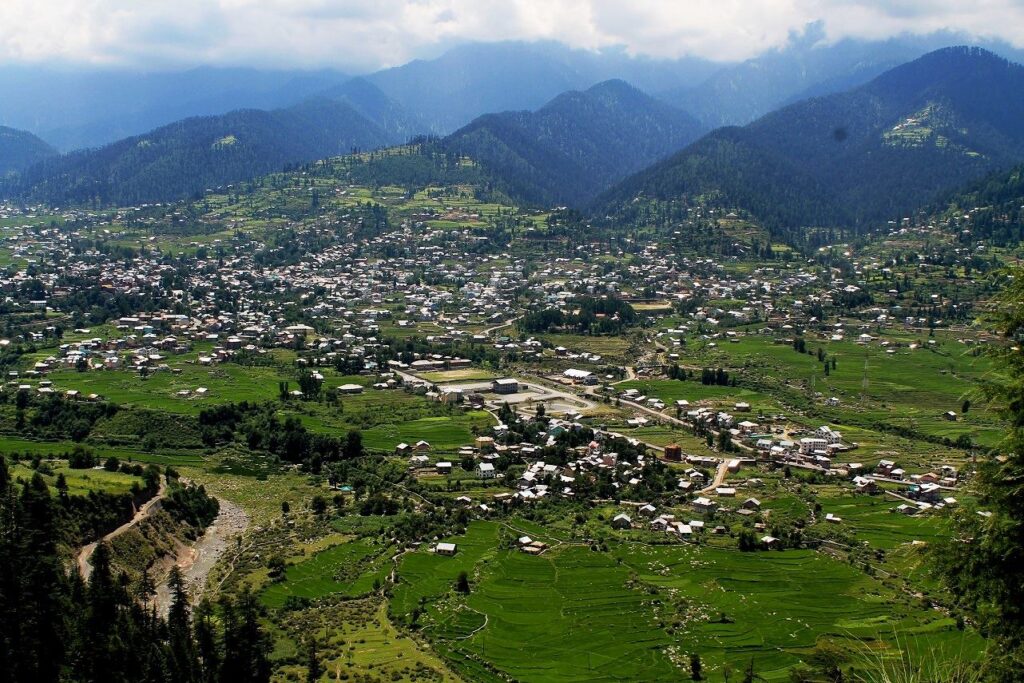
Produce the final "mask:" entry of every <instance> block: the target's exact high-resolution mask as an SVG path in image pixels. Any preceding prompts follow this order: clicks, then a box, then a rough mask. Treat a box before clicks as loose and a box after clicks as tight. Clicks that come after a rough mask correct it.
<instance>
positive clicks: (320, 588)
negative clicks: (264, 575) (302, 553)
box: [260, 539, 390, 608]
mask: <svg viewBox="0 0 1024 683" xmlns="http://www.w3.org/2000/svg"><path fill="white" fill-rule="evenodd" d="M387 551H388V549H387V548H386V547H383V546H380V545H376V544H374V543H373V542H371V541H368V540H366V539H360V540H355V541H350V542H348V543H342V544H340V545H336V546H334V547H332V548H328V549H326V550H321V551H320V552H318V553H316V554H315V555H313V556H312V557H311V558H309V559H308V560H303V561H302V562H298V563H296V564H293V565H291V566H290V567H288V568H287V569H286V570H285V573H284V580H283V581H280V582H278V583H272V584H271V585H270V586H268V587H267V588H266V589H265V590H264V591H263V592H262V593H261V595H260V599H261V600H262V601H263V604H265V605H266V606H267V607H273V608H280V607H283V606H284V604H285V600H287V599H288V598H289V597H297V598H305V599H308V600H317V599H319V598H323V597H326V596H328V595H343V596H345V597H360V596H363V595H367V594H368V593H370V592H371V591H372V590H374V587H375V582H377V585H379V583H381V582H383V581H384V578H385V577H386V576H387V573H388V571H389V570H390V563H389V562H388V561H387V560H388V557H387ZM375 559H377V561H374V560H375Z"/></svg>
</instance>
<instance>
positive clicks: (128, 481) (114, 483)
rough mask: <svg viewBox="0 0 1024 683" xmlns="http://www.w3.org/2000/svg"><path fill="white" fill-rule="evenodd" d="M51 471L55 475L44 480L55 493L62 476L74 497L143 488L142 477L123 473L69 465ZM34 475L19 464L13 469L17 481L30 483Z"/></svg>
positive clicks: (52, 467)
mask: <svg viewBox="0 0 1024 683" xmlns="http://www.w3.org/2000/svg"><path fill="white" fill-rule="evenodd" d="M51 469H52V470H53V474H52V475H44V476H43V479H44V480H45V481H46V483H47V484H49V486H50V490H51V491H52V492H53V493H56V490H55V489H54V488H53V487H54V485H55V484H56V482H57V477H58V476H59V475H61V474H63V475H64V479H65V481H67V483H68V493H69V494H70V495H72V496H84V495H87V494H88V493H89V492H91V491H97V492H100V493H114V494H117V493H128V492H130V491H131V489H132V486H133V485H135V484H137V485H138V486H139V487H142V479H141V478H140V477H136V476H134V475H131V474H124V473H123V472H107V471H106V470H104V469H102V468H100V469H87V470H78V469H71V468H70V467H68V466H67V463H53V464H51ZM34 474H35V471H34V470H32V469H30V468H28V467H26V466H25V465H21V464H18V465H14V466H13V467H11V477H12V478H13V479H14V480H15V481H29V480H30V479H31V478H32V476H33V475H34Z"/></svg>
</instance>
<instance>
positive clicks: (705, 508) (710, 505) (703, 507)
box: [691, 496, 715, 512]
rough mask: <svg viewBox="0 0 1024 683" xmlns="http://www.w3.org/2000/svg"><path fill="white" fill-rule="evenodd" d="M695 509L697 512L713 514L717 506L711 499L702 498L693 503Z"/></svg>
mask: <svg viewBox="0 0 1024 683" xmlns="http://www.w3.org/2000/svg"><path fill="white" fill-rule="evenodd" d="M691 505H693V509H694V510H696V511H697V512H711V511H712V510H714V509H715V504H714V502H712V501H711V500H710V499H708V498H705V497H703V496H701V497H700V498H697V499H695V500H694V501H693V503H691Z"/></svg>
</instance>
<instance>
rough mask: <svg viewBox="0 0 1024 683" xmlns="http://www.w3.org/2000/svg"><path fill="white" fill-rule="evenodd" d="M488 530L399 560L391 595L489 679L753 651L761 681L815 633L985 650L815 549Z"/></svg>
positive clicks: (607, 671) (781, 669)
mask: <svg viewBox="0 0 1024 683" xmlns="http://www.w3.org/2000/svg"><path fill="white" fill-rule="evenodd" d="M497 531H498V527H497V526H496V525H494V524H491V523H487V522H475V523H473V524H472V525H471V526H470V529H469V531H468V533H467V534H466V535H465V536H463V537H457V538H454V539H451V540H452V541H454V542H456V543H457V544H458V546H459V551H458V554H457V555H455V556H454V557H443V556H438V555H433V554H430V553H427V552H425V551H422V550H421V551H420V552H417V553H413V554H411V555H407V556H406V557H404V558H403V559H402V561H401V563H400V566H399V576H400V581H399V583H398V585H396V587H395V591H394V600H393V602H392V611H393V612H394V613H395V614H396V615H398V616H400V617H407V616H408V615H409V614H410V612H411V610H412V609H413V607H415V606H416V605H418V604H426V605H427V612H428V615H429V619H428V623H427V625H426V626H425V632H426V633H427V634H428V635H429V636H430V638H431V640H432V641H433V642H434V644H435V647H437V648H438V649H439V651H440V652H442V653H445V654H446V655H447V656H448V657H449V658H450V660H451V661H452V662H453V665H455V666H456V669H457V670H459V671H462V672H463V673H464V674H468V675H469V676H470V677H474V676H478V677H480V680H485V679H486V680H490V679H491V678H492V677H493V675H492V674H486V670H485V669H483V668H481V667H480V662H481V661H487V662H490V663H491V664H492V665H494V666H495V667H497V668H498V670H499V671H502V672H504V674H506V675H508V676H512V677H514V678H515V679H517V680H522V681H546V680H579V681H584V680H586V681H620V680H645V681H647V680H649V681H655V680H665V681H670V680H679V679H680V677H681V676H682V675H683V674H682V673H681V672H682V670H681V669H680V668H679V667H678V666H677V665H676V662H683V663H685V662H686V661H687V657H688V653H690V652H699V653H700V654H701V657H702V658H703V659H704V662H705V667H706V668H707V669H709V670H719V671H720V670H721V669H722V667H723V666H724V665H726V664H728V665H730V666H731V667H733V669H734V670H736V669H739V668H741V667H745V666H746V665H747V663H748V661H750V660H751V659H752V660H753V662H754V665H755V668H756V670H757V672H758V673H759V675H761V676H763V677H764V678H765V679H766V680H787V679H788V671H789V669H790V668H791V667H793V666H794V665H796V664H798V663H799V662H801V661H803V660H805V659H806V658H808V657H809V656H810V655H811V653H812V652H813V650H814V648H815V647H816V646H817V645H820V644H822V643H825V642H839V643H842V644H843V645H842V646H843V647H845V648H846V649H847V650H848V651H850V652H855V651H857V650H858V648H870V649H871V650H872V651H873V652H875V653H881V654H882V655H883V656H887V657H888V656H891V657H897V656H899V654H900V651H901V650H900V648H901V647H910V648H922V649H929V648H933V649H935V650H936V651H937V652H939V653H940V656H945V654H948V655H950V656H952V655H953V654H958V653H960V652H961V650H966V651H967V652H973V653H976V652H979V651H980V648H981V640H980V638H978V637H977V636H976V635H974V634H972V633H966V634H964V633H961V632H959V631H957V630H956V628H955V625H954V624H953V620H952V619H948V618H945V617H943V616H942V615H941V614H933V613H929V612H927V611H922V610H921V609H920V607H919V606H918V605H916V604H913V603H912V602H910V601H908V600H906V599H905V598H903V597H902V596H901V595H899V594H898V593H897V592H895V591H894V590H893V589H891V588H888V587H886V586H884V585H883V584H881V583H880V582H879V581H878V580H876V579H873V578H870V577H868V576H867V575H866V574H864V573H863V572H861V571H860V570H858V569H856V568H854V567H851V566H849V565H847V564H845V563H842V562H837V561H835V560H833V559H830V558H829V557H827V556H825V555H823V554H820V553H816V552H814V551H807V550H793V551H785V552H766V553H751V554H747V553H739V552H737V551H735V550H726V549H716V548H711V547H706V548H695V547H693V546H680V545H676V546H644V545H640V544H629V545H626V544H621V545H619V544H616V545H614V546H613V547H612V550H611V552H610V553H600V552H594V551H592V550H591V549H590V548H588V547H586V546H580V545H575V546H571V545H570V546H566V545H562V546H557V547H554V548H552V549H551V550H549V551H548V552H547V553H545V554H544V555H542V556H540V557H531V556H528V555H526V554H523V553H519V552H516V551H508V550H499V549H498V548H497V547H496V544H495V541H496V536H497ZM461 571H466V572H467V573H468V574H469V575H470V577H472V583H473V585H472V590H471V593H470V594H469V595H468V596H461V595H458V594H456V593H454V592H453V590H452V586H453V585H454V582H455V579H456V577H457V576H458V573H459V572H461ZM825 595H827V596H829V599H828V600H823V599H822V596H825ZM722 615H724V618H723V616H722ZM896 632H898V633H900V635H901V638H903V639H904V640H902V641H901V644H897V643H896V642H895V640H894V633H896ZM908 642H909V643H910V644H907V643H908ZM524 643H528V644H529V646H528V647H527V648H525V651H524V646H523V644H524ZM943 653H944V654H943Z"/></svg>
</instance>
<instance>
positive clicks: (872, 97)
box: [596, 47, 1024, 227]
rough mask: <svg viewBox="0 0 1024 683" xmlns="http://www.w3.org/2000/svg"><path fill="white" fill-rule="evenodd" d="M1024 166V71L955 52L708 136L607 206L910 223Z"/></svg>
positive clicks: (633, 180) (600, 203)
mask: <svg viewBox="0 0 1024 683" xmlns="http://www.w3.org/2000/svg"><path fill="white" fill-rule="evenodd" d="M1022 159H1024V67H1021V66H1019V65H1017V64H1013V63H1011V62H1008V61H1007V60H1005V59H1002V58H1000V57H997V56H996V55H994V54H992V53H991V52H988V51H985V50H981V49H978V48H966V47H958V48H946V49H942V50H938V51H936V52H932V53H929V54H927V55H925V56H924V57H921V58H919V59H917V60H915V61H913V62H910V63H908V64H904V65H901V66H899V67H896V68H894V69H891V70H889V71H887V72H886V73H884V74H882V75H881V76H879V77H877V78H876V79H874V80H872V81H871V82H870V83H868V84H866V85H863V86H861V87H859V88H855V89H853V90H850V91H847V92H843V93H837V94H833V95H828V96H825V97H819V98H812V99H810V100H806V101H803V102H799V103H796V104H793V105H790V106H788V107H784V108H782V109H780V110H778V111H775V112H772V113H771V114H768V115H766V116H764V117H762V118H760V119H758V120H757V121H755V122H753V123H751V124H749V125H747V126H745V127H742V128H736V127H726V128H720V129H718V130H715V131H713V132H711V133H709V134H708V135H706V136H704V137H703V138H701V139H700V140H698V141H697V142H695V143H694V144H692V145H690V146H689V147H688V148H686V149H684V150H682V151H681V152H679V153H677V154H675V155H673V156H672V157H670V158H668V159H666V160H664V161H661V162H659V163H658V164H655V165H654V166H652V167H650V168H648V169H646V170H644V171H641V172H640V173H638V174H636V175H634V176H632V177H630V178H628V179H626V180H625V181H623V182H622V183H621V184H619V185H618V186H616V187H614V188H612V189H610V190H609V191H608V192H606V193H605V194H604V195H603V196H601V197H599V198H598V200H596V206H597V209H598V210H599V211H600V212H603V213H605V214H611V215H615V214H617V213H620V214H621V213H623V212H629V211H630V210H631V209H630V208H629V207H631V206H633V205H635V200H636V199H637V198H647V199H657V200H668V199H673V198H678V197H681V196H684V195H697V194H707V193H719V194H721V195H722V196H724V197H725V198H726V199H727V200H728V201H730V202H732V203H733V204H734V205H736V206H740V207H743V208H745V209H748V210H750V211H752V212H753V213H754V214H755V215H757V216H758V217H759V218H761V219H763V220H764V221H766V223H768V224H769V225H772V226H776V227H779V226H788V227H797V226H804V225H839V224H845V225H857V224H865V223H867V222H871V221H878V220H883V219H888V218H893V217H897V216H900V215H904V214H906V213H907V212H909V211H912V210H913V209H915V208H916V207H919V206H921V205H923V204H925V203H927V202H929V201H932V200H934V199H935V197H937V196H938V195H939V194H940V193H942V192H943V191H947V190H949V189H950V188H952V187H956V186H958V185H960V184H963V183H965V182H967V181H969V180H971V179H973V178H977V177H980V176H983V175H985V174H986V173H988V172H991V171H993V170H997V169H1000V168H1006V167H1008V166H1010V165H1012V164H1013V163H1015V162H1018V161H1020V160H1022Z"/></svg>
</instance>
